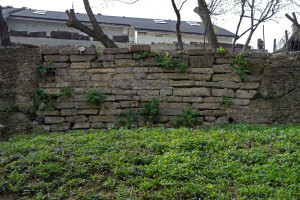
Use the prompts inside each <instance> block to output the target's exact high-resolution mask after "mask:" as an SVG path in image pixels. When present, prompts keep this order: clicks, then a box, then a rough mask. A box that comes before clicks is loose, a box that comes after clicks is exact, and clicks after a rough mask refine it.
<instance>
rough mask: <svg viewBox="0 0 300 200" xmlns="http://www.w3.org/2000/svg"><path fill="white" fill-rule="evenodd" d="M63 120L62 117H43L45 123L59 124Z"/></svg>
mask: <svg viewBox="0 0 300 200" xmlns="http://www.w3.org/2000/svg"><path fill="white" fill-rule="evenodd" d="M65 121H66V119H65V118H64V117H45V124H59V123H63V122H65Z"/></svg>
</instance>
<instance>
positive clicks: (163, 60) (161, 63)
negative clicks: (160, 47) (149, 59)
mask: <svg viewBox="0 0 300 200" xmlns="http://www.w3.org/2000/svg"><path fill="white" fill-rule="evenodd" d="M155 58H156V63H157V66H158V67H163V68H166V69H175V68H178V69H179V72H186V70H187V67H188V66H187V64H185V63H184V62H179V61H178V60H177V59H176V58H173V57H172V56H170V54H169V52H166V55H165V56H161V55H160V54H159V53H157V52H156V53H155Z"/></svg>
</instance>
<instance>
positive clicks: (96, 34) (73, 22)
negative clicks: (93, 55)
mask: <svg viewBox="0 0 300 200" xmlns="http://www.w3.org/2000/svg"><path fill="white" fill-rule="evenodd" d="M83 3H84V7H85V10H86V13H87V14H88V17H89V19H90V22H91V24H92V26H93V30H92V29H90V28H89V27H88V26H85V25H83V24H82V23H80V21H79V20H78V19H77V17H76V15H75V12H74V9H70V10H66V13H67V15H68V17H69V20H68V22H67V23H66V24H67V26H68V27H73V28H76V29H78V30H80V31H82V32H84V33H86V34H87V35H89V36H91V37H93V38H95V39H96V40H98V41H99V42H101V43H102V44H103V45H104V46H105V47H106V48H118V46H117V45H116V44H115V43H114V41H112V40H111V39H110V38H109V37H108V36H107V35H106V34H105V33H104V32H103V31H102V29H101V27H100V25H99V23H98V21H97V20H96V18H95V16H94V14H93V11H92V9H91V7H90V4H89V1H88V0H83Z"/></svg>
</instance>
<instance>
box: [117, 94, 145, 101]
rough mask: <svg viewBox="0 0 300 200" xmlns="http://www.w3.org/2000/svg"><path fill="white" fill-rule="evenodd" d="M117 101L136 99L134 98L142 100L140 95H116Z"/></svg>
mask: <svg viewBox="0 0 300 200" xmlns="http://www.w3.org/2000/svg"><path fill="white" fill-rule="evenodd" d="M116 100H117V101H134V100H137V101H138V100H140V97H139V96H133V95H116Z"/></svg>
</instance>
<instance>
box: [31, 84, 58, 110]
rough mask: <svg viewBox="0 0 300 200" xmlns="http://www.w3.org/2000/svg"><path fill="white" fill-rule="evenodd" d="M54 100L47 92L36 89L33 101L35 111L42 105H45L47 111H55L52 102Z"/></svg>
mask: <svg viewBox="0 0 300 200" xmlns="http://www.w3.org/2000/svg"><path fill="white" fill-rule="evenodd" d="M52 99H53V96H52V95H50V94H48V93H47V92H45V91H44V90H43V89H41V88H38V89H36V91H35V93H34V99H33V104H34V108H35V110H38V109H39V107H40V106H41V105H43V106H44V108H45V109H46V110H55V108H54V106H55V103H53V102H52Z"/></svg>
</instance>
